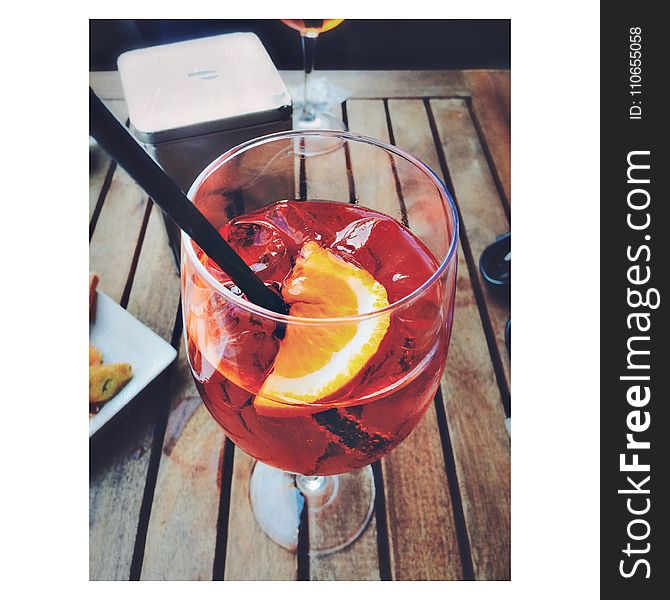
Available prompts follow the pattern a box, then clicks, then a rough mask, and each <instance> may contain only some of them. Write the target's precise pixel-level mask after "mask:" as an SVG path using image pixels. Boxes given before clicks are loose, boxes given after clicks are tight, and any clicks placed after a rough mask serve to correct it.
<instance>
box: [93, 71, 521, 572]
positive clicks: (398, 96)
mask: <svg viewBox="0 0 670 600" xmlns="http://www.w3.org/2000/svg"><path fill="white" fill-rule="evenodd" d="M282 76H283V77H284V78H285V80H286V82H287V84H289V85H291V84H295V83H297V82H298V78H299V77H300V73H298V72H283V73H282ZM327 76H328V78H329V79H330V80H331V81H332V82H333V83H335V84H337V85H339V86H340V87H342V88H343V89H345V90H348V91H349V92H350V98H349V99H348V100H347V101H346V102H345V103H344V104H343V105H342V111H343V115H344V116H345V117H346V119H347V120H348V126H349V128H350V130H352V131H356V132H360V133H364V134H367V135H370V136H373V137H376V138H379V139H382V140H385V141H390V142H392V143H394V144H396V145H397V146H400V147H401V148H403V149H405V150H407V151H409V152H410V153H412V154H414V155H415V156H417V157H419V158H420V159H422V160H423V161H424V162H426V163H427V164H428V165H429V166H430V167H431V168H432V169H433V170H434V171H435V172H436V173H438V174H439V175H440V176H441V177H443V178H444V180H445V181H446V182H447V185H448V186H449V187H450V189H451V190H452V191H453V192H454V196H455V198H456V201H457V204H458V209H459V212H460V216H461V240H460V241H461V246H460V252H459V265H458V268H459V271H458V291H457V298H456V312H455V321H454V328H453V335H452V339H451V347H450V351H449V359H448V363H447V369H446V373H445V376H444V378H443V381H442V384H441V390H440V392H439V393H438V395H437V397H436V399H435V402H434V405H433V406H432V407H431V408H430V409H429V411H428V413H427V414H426V416H425V417H424V419H423V420H422V422H421V424H420V425H419V427H418V428H417V429H416V430H415V431H414V432H413V433H412V434H411V435H410V437H409V438H408V439H407V440H406V441H405V442H403V443H402V444H401V445H400V447H399V448H398V449H396V450H395V451H394V452H392V453H391V454H390V455H389V456H387V457H385V458H384V459H383V460H381V461H380V462H379V463H377V464H375V465H374V470H375V476H376V480H377V485H378V495H377V502H376V507H375V513H374V515H373V517H372V521H371V523H370V525H369V526H368V528H367V529H366V530H365V532H364V534H363V535H362V536H361V538H360V539H359V540H358V541H357V542H356V543H355V544H353V545H351V546H349V547H348V548H346V549H345V550H344V551H341V552H338V553H335V554H332V555H329V556H325V557H320V558H313V559H311V560H310V559H309V558H297V557H296V556H295V555H293V554H290V553H288V552H287V551H285V550H283V549H282V548H281V547H279V546H277V545H276V544H274V543H273V542H272V541H270V540H269V539H268V538H266V537H265V535H264V534H263V533H262V532H261V531H260V529H259V528H258V527H257V525H256V524H255V522H254V519H253V516H252V514H251V511H250V508H249V505H248V501H247V490H248V487H247V486H248V476H249V472H250V469H251V466H252V464H253V461H252V459H250V458H249V457H248V456H247V455H245V454H244V453H243V452H242V451H241V450H239V449H238V448H235V446H234V445H233V444H232V443H231V442H230V441H229V440H227V439H226V438H225V436H224V434H223V432H222V430H221V429H220V428H219V426H218V425H217V424H216V423H215V422H214V420H213V419H212V418H211V417H210V416H209V414H208V413H207V410H206V409H205V407H204V406H203V404H202V403H201V401H200V398H199V396H198V392H197V390H196V389H195V386H194V384H193V381H192V379H191V375H190V372H189V368H188V364H187V360H186V357H185V353H184V348H183V342H182V336H181V314H180V312H179V277H178V272H177V267H176V265H175V261H174V260H173V256H172V253H171V249H170V247H169V245H168V240H167V236H166V234H165V229H164V225H163V221H162V217H161V214H160V211H159V209H158V208H157V207H155V206H154V205H153V203H152V201H151V199H149V198H147V196H146V195H145V194H144V193H143V192H142V190H141V189H140V188H139V187H138V186H137V185H135V183H134V182H133V181H132V180H131V179H130V178H129V177H128V175H127V174H126V173H125V172H124V171H123V170H122V169H121V168H117V166H116V165H115V163H114V162H113V161H111V160H110V159H109V158H108V157H107V156H106V155H105V154H104V153H103V152H102V151H101V150H97V151H96V152H95V153H94V154H93V155H92V158H91V173H90V184H89V192H90V197H89V202H90V203H89V215H90V268H91V270H94V271H96V272H98V273H99V274H100V277H101V284H100V287H101V289H102V290H103V291H104V292H106V293H107V294H108V295H109V296H111V297H112V298H113V299H114V300H116V301H117V302H119V303H120V304H121V305H122V306H124V307H126V308H127V309H128V310H129V311H130V312H131V313H132V314H133V315H135V316H136V317H137V318H138V319H140V320H141V321H142V322H144V323H145V324H146V325H148V326H149V327H150V328H151V329H153V330H154V331H155V332H156V333H158V334H159V335H161V336H162V337H163V338H164V339H166V340H168V341H169V342H170V343H172V344H173V345H174V346H175V347H177V348H178V349H179V358H178V359H177V361H176V363H175V364H174V365H173V367H171V368H170V369H168V370H167V371H166V372H165V373H164V374H163V375H162V376H161V377H159V378H158V379H157V380H156V381H154V382H153V383H152V384H151V385H150V386H149V387H148V388H147V389H146V390H145V392H143V393H142V395H141V396H140V397H138V398H137V399H136V400H135V401H134V402H133V404H132V405H131V406H129V407H128V408H127V410H126V411H125V412H124V413H123V414H122V415H120V416H119V418H118V419H117V420H116V422H113V423H110V424H109V425H108V426H107V427H106V428H105V429H104V430H103V431H101V432H100V433H99V434H98V436H97V437H96V438H94V439H93V440H92V442H91V446H90V578H91V579H95V580H99V579H150V580H151V579H154V580H155V579H170V580H183V579H188V580H192V579H217V580H220V579H228V580H240V579H260V580H267V579H272V580H275V579H276V580H294V579H312V580H319V579H338V580H351V579H356V580H378V579H382V580H386V579H395V580H416V579H419V580H422V579H431V580H442V579H509V578H510V439H509V436H508V434H507V432H506V430H505V426H504V419H505V416H506V415H507V416H509V402H510V360H509V355H508V352H507V349H506V347H505V342H504V327H505V322H506V320H507V318H508V316H509V302H508V300H507V298H506V297H504V296H503V297H501V296H500V295H498V294H496V293H495V291H494V290H492V289H490V288H489V287H488V286H487V284H486V283H485V282H484V281H483V279H482V277H481V275H480V273H479V270H478V261H479V256H480V255H481V252H482V250H484V248H485V247H486V246H487V245H488V244H489V243H491V242H492V241H493V240H494V239H495V237H496V236H498V235H500V234H502V233H504V232H506V231H508V230H509V227H510V225H509V218H510V169H509V165H510V73H509V71H444V72H437V71H391V72H389V71H387V72H380V71H376V72H362V71H357V72H352V71H349V72H344V71H332V72H329V73H328V74H327ZM90 81H91V85H92V87H93V88H94V89H95V91H96V92H97V93H98V95H99V96H100V97H101V98H102V99H103V100H104V101H105V103H106V104H107V105H108V106H109V107H110V108H111V109H112V110H113V111H114V112H115V113H116V114H117V116H118V117H119V118H120V119H122V120H126V119H127V117H128V115H127V110H126V105H125V102H124V99H123V92H122V88H121V85H120V80H119V77H118V74H117V73H116V72H103V73H91V75H90Z"/></svg>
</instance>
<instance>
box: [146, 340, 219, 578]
mask: <svg viewBox="0 0 670 600" xmlns="http://www.w3.org/2000/svg"><path fill="white" fill-rule="evenodd" d="M170 396H171V404H170V416H169V420H168V424H167V428H166V431H165V438H164V440H163V448H162V452H161V457H160V465H159V470H158V477H157V480H156V487H155V490H154V497H153V504H152V506H151V517H150V519H149V526H148V529H147V538H146V545H145V549H144V561H143V563H142V574H141V579H143V580H211V579H212V573H213V564H214V551H215V547H216V534H217V519H218V512H219V499H220V496H221V469H222V465H223V456H224V442H225V436H224V434H223V430H222V429H221V427H220V426H219V425H218V423H216V421H214V419H212V417H211V416H210V414H209V412H208V411H207V409H206V408H205V405H204V404H203V403H202V401H201V399H200V395H199V394H198V390H197V389H196V387H195V384H194V383H193V378H192V377H191V371H190V367H189V365H188V358H187V355H186V348H185V345H184V343H183V342H182V344H181V347H180V354H179V364H178V368H177V371H176V373H175V379H174V380H173V381H172V382H171V384H170Z"/></svg>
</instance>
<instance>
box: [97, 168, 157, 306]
mask: <svg viewBox="0 0 670 600" xmlns="http://www.w3.org/2000/svg"><path fill="white" fill-rule="evenodd" d="M146 207H147V196H146V194H145V193H144V192H143V191H142V190H141V189H140V188H139V187H138V186H137V185H136V184H135V182H134V181H133V180H132V179H131V178H130V176H129V175H128V174H127V173H126V172H125V171H124V170H123V169H121V168H117V169H116V170H115V171H114V177H113V178H112V183H111V185H110V188H109V191H108V192H107V195H106V196H105V200H104V204H103V206H102V210H101V212H100V216H99V217H98V222H97V224H96V226H95V231H94V232H93V237H92V238H91V243H90V246H89V269H90V270H91V271H95V272H96V273H98V275H100V284H99V289H101V290H102V291H103V292H105V293H106V294H107V295H108V296H110V297H111V298H112V299H113V300H114V301H115V302H120V301H121V297H122V295H123V291H124V289H125V287H126V282H127V281H128V275H129V274H130V268H131V264H132V261H133V257H134V255H135V249H136V247H137V243H138V239H139V235H140V230H141V228H142V222H143V220H144V215H145V211H146Z"/></svg>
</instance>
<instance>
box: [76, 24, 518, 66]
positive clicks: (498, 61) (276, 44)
mask: <svg viewBox="0 0 670 600" xmlns="http://www.w3.org/2000/svg"><path fill="white" fill-rule="evenodd" d="M89 27H90V54H89V61H90V65H89V66H90V70H92V71H107V70H116V59H117V57H118V56H119V54H121V53H122V52H125V51H126V50H133V49H135V48H143V47H146V46H153V45H156V44H166V43H169V42H177V41H181V40H188V39H193V38H198V37H204V36H208V35H217V34H221V33H231V32H234V31H253V32H254V33H256V34H257V35H258V37H259V38H260V39H261V41H262V42H263V44H264V45H265V47H266V49H267V51H268V53H269V54H270V56H271V57H272V60H273V61H274V63H275V65H276V67H277V68H278V69H301V68H302V56H301V50H300V43H299V34H298V32H296V31H294V30H292V29H290V28H289V27H287V26H286V25H284V24H283V23H281V22H280V21H279V20H276V19H274V20H270V19H247V20H202V19H200V20H174V19H167V20H166V19H135V20H133V19H114V20H109V19H105V20H101V19H94V20H91V21H90V22H89ZM509 67H510V21H509V20H482V19H478V20H441V19H431V20H406V19H392V20H362V19H351V20H346V21H345V22H344V23H342V24H341V25H340V26H339V27H337V28H335V29H333V30H331V31H328V32H326V33H324V34H323V35H322V36H321V37H320V39H319V43H318V49H317V57H316V68H318V69H371V70H374V69H478V68H491V69H508V68H509Z"/></svg>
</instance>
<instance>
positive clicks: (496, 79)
mask: <svg viewBox="0 0 670 600" xmlns="http://www.w3.org/2000/svg"><path fill="white" fill-rule="evenodd" d="M465 78H466V81H467V83H468V87H469V88H470V95H471V96H472V109H473V111H474V113H475V116H476V117H477V121H478V122H479V125H480V127H481V130H482V133H483V134H484V138H485V139H486V144H487V146H488V149H489V152H490V153H491V158H492V159H493V163H494V165H495V168H496V172H497V173H498V177H499V179H500V183H501V184H502V188H503V191H504V195H505V201H506V202H507V203H508V204H511V198H512V196H511V176H510V150H511V146H510V143H511V142H510V72H509V71H467V72H466V73H465Z"/></svg>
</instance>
